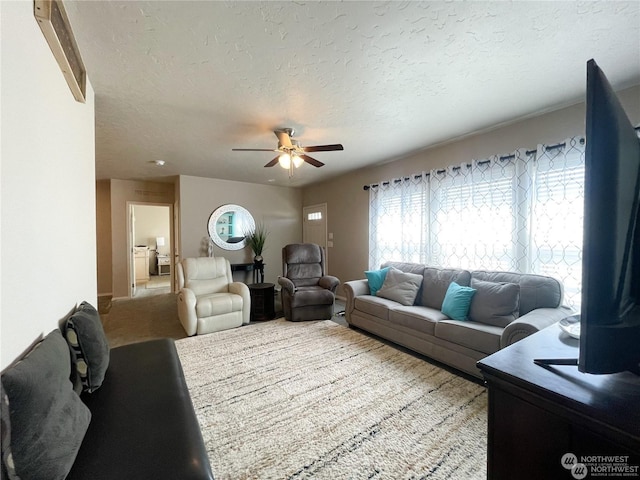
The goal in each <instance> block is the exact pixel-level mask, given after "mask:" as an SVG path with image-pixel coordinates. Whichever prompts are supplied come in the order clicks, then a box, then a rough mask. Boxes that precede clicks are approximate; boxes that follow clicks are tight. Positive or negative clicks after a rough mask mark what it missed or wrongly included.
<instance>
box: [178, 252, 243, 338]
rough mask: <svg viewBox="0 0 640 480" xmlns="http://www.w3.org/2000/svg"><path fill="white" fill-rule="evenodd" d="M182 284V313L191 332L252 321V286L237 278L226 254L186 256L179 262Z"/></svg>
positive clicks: (186, 328)
mask: <svg viewBox="0 0 640 480" xmlns="http://www.w3.org/2000/svg"><path fill="white" fill-rule="evenodd" d="M178 287H179V288H180V291H179V293H178V317H179V318H180V323H182V326H183V327H184V330H185V332H187V335H189V336H191V335H195V334H198V335H202V334H204V333H212V332H218V331H220V330H227V329H229V328H235V327H239V326H241V325H245V324H248V323H249V316H250V314H251V297H250V295H249V287H247V285H245V284H244V283H241V282H234V281H233V277H232V276H231V264H230V263H229V260H227V259H226V258H223V257H199V258H185V259H184V260H182V262H180V263H179V264H178Z"/></svg>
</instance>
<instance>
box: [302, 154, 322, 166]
mask: <svg viewBox="0 0 640 480" xmlns="http://www.w3.org/2000/svg"><path fill="white" fill-rule="evenodd" d="M300 158H301V159H303V160H304V161H305V162H307V163H308V164H309V165H313V166H314V167H321V166H323V165H324V163H322V162H320V161H318V160H316V159H315V158H311V157H310V156H309V155H300Z"/></svg>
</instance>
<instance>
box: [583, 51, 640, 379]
mask: <svg viewBox="0 0 640 480" xmlns="http://www.w3.org/2000/svg"><path fill="white" fill-rule="evenodd" d="M586 136H587V145H586V153H585V155H586V156H585V185H584V188H585V191H584V193H585V205H584V209H585V210H584V243H583V258H582V262H583V263H582V306H581V312H580V354H579V359H578V369H579V370H580V371H581V372H586V373H597V374H601V373H615V372H621V371H625V370H632V371H636V372H637V371H638V364H639V363H640V307H639V304H640V281H639V280H640V268H639V267H640V263H639V261H640V230H639V228H640V222H639V221H638V213H639V201H640V140H639V139H638V136H637V134H636V131H635V129H634V127H633V125H632V124H631V122H630V121H629V119H628V117H627V115H626V114H625V112H624V110H623V108H622V106H621V105H620V103H619V101H618V99H617V97H616V95H615V93H614V91H613V89H612V87H611V85H610V84H609V82H608V80H607V78H606V77H605V75H604V73H603V72H602V70H601V69H600V68H599V67H598V65H597V64H596V62H595V61H593V60H590V61H589V62H588V63H587V116H586Z"/></svg>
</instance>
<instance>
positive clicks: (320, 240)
mask: <svg viewBox="0 0 640 480" xmlns="http://www.w3.org/2000/svg"><path fill="white" fill-rule="evenodd" d="M302 217H303V218H302V241H303V242H304V243H315V244H317V245H320V246H321V247H322V248H324V251H325V269H326V271H327V272H328V271H329V251H328V249H327V246H328V245H327V204H326V203H321V204H319V205H310V206H308V207H302Z"/></svg>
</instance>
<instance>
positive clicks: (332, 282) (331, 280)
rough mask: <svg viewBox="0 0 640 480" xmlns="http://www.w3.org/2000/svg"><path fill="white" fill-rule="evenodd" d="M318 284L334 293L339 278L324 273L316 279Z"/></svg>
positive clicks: (338, 283)
mask: <svg viewBox="0 0 640 480" xmlns="http://www.w3.org/2000/svg"><path fill="white" fill-rule="evenodd" d="M318 285H320V286H321V287H322V288H326V289H327V290H330V291H331V292H333V293H336V288H338V285H340V280H338V278H337V277H334V276H332V275H325V276H324V277H322V278H321V279H320V280H319V281H318Z"/></svg>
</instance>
